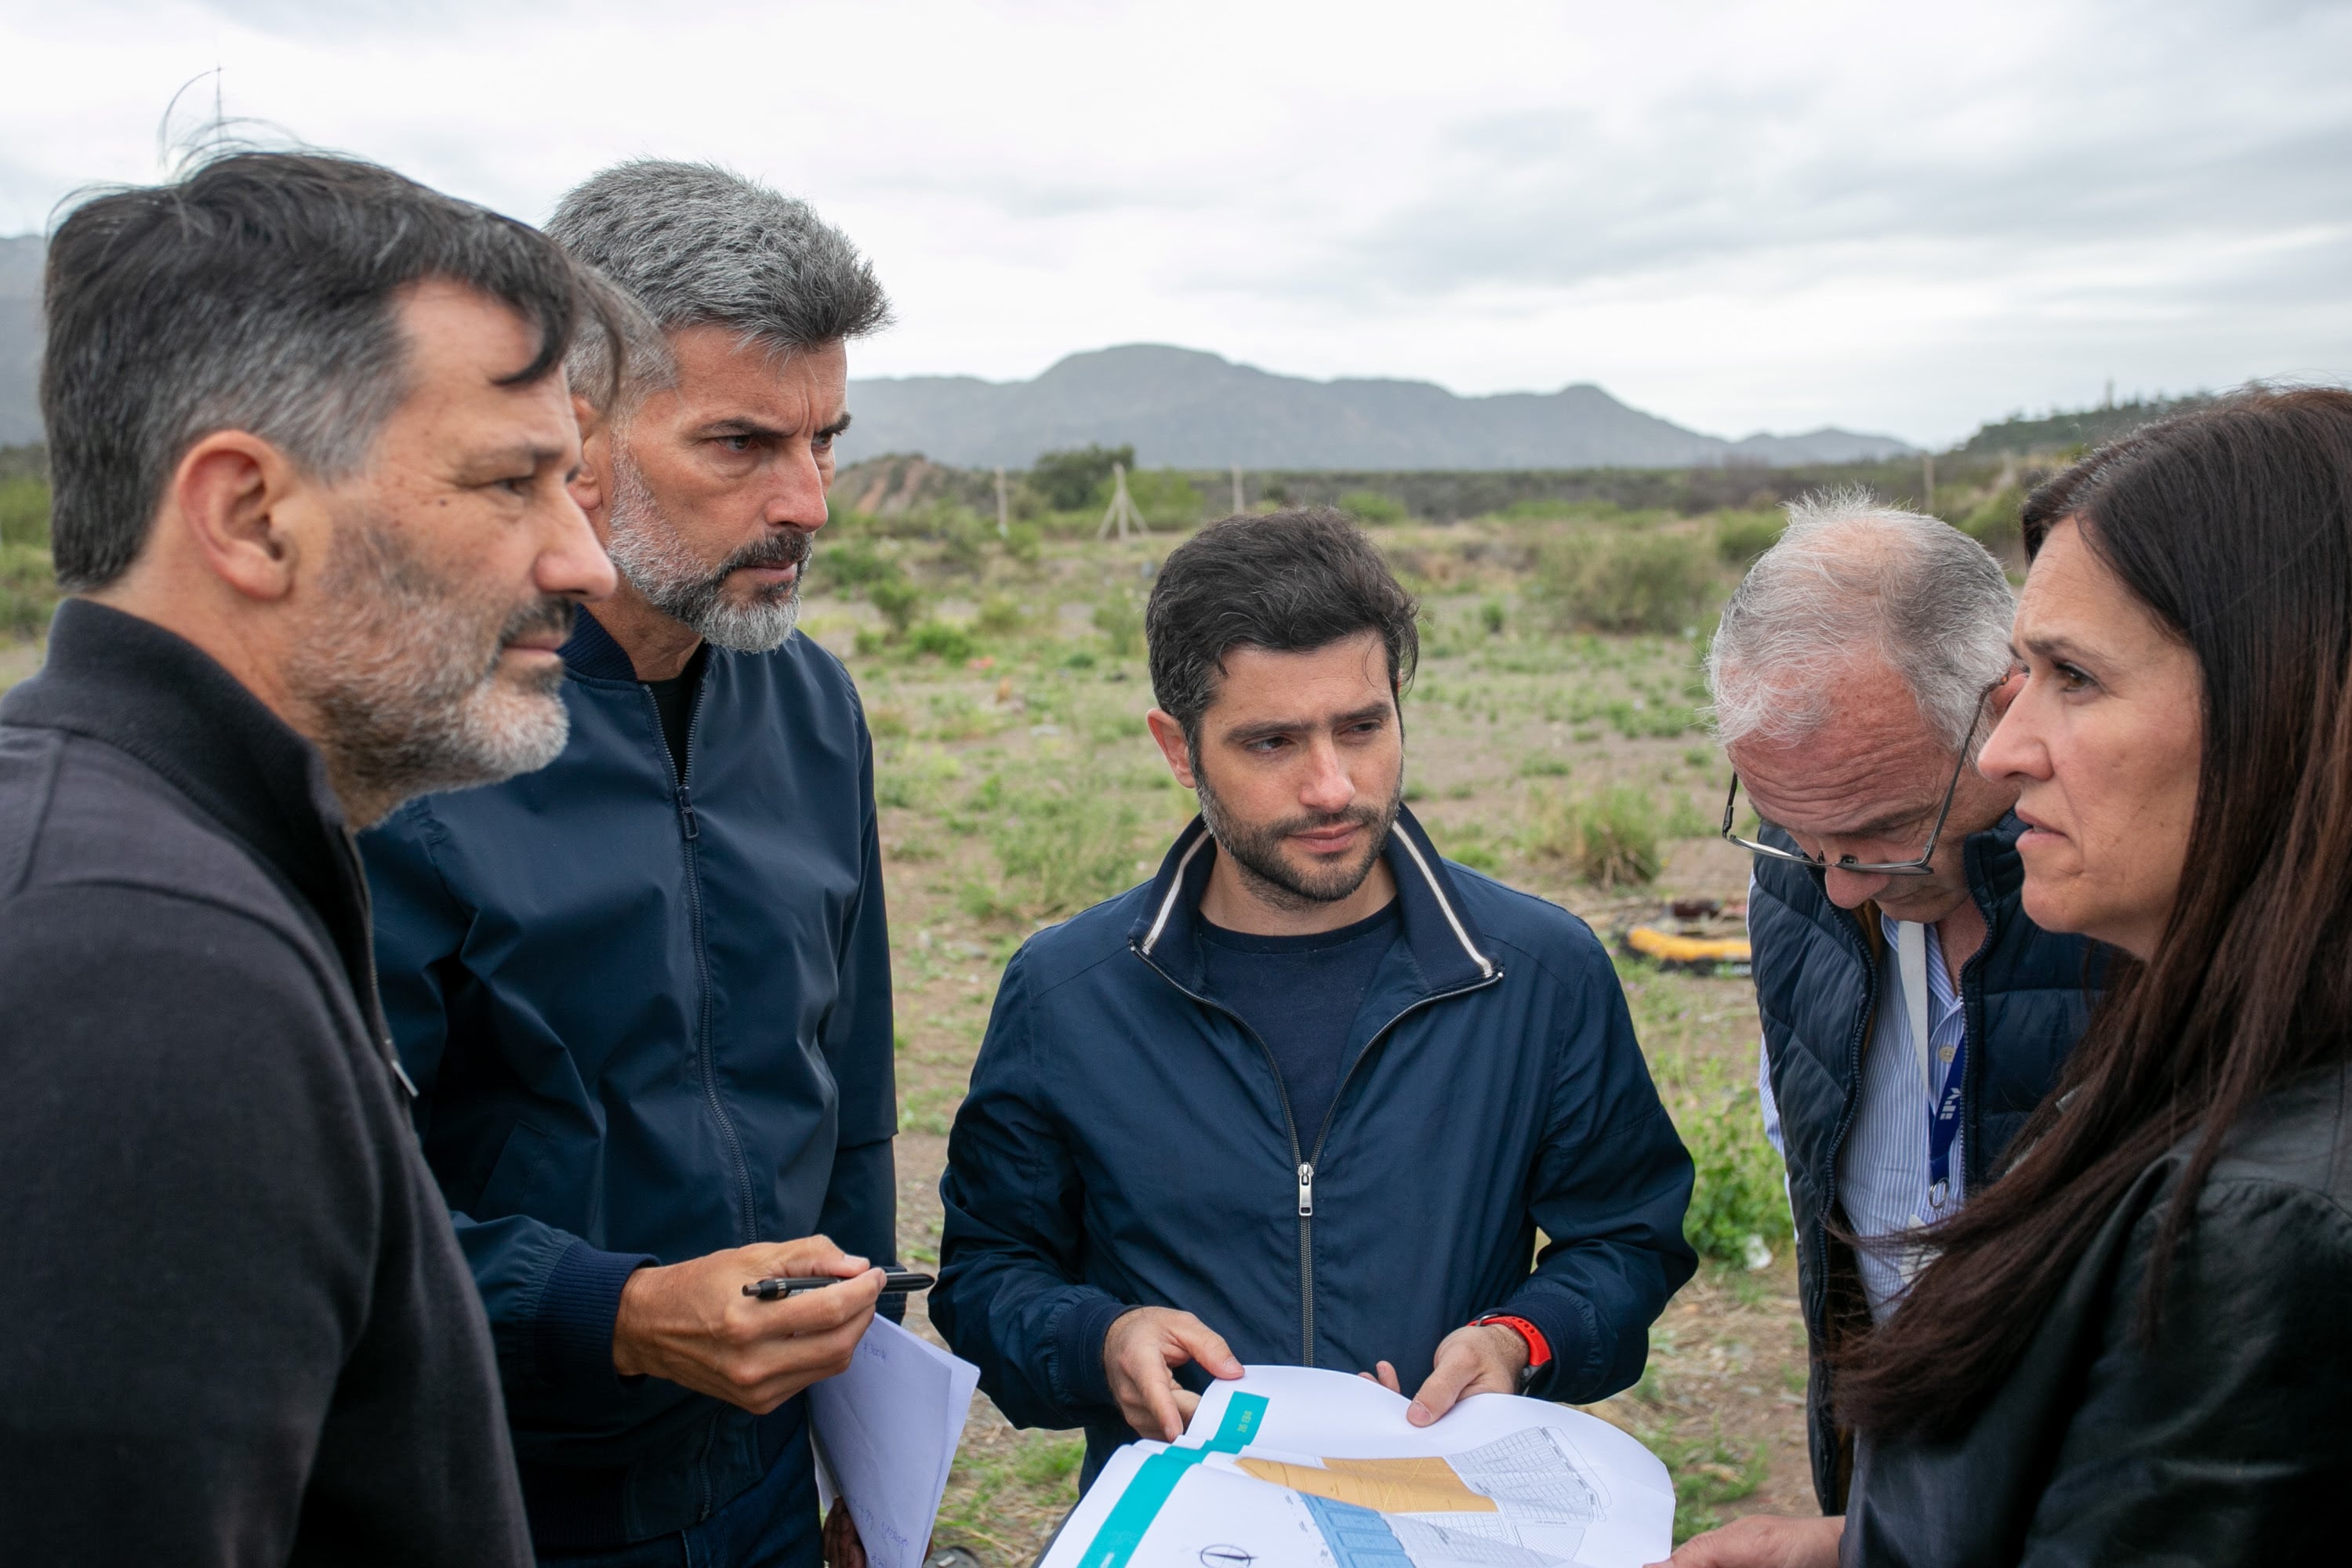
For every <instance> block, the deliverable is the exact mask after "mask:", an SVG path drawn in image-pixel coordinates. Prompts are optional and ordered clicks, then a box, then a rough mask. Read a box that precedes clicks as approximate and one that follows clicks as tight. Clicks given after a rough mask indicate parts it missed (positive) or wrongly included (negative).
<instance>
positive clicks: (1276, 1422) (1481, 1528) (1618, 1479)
mask: <svg viewBox="0 0 2352 1568" xmlns="http://www.w3.org/2000/svg"><path fill="white" fill-rule="evenodd" d="M1405 1405H1406V1402H1405V1400H1404V1399H1402V1398H1401V1397H1400V1396H1398V1395H1396V1394H1391V1393H1389V1392H1388V1391H1387V1390H1385V1389H1382V1388H1381V1387H1380V1386H1379V1385H1377V1384H1371V1383H1368V1382H1366V1381H1364V1380H1362V1379H1360V1378H1355V1377H1350V1376H1348V1375H1346V1374H1345V1373H1332V1372H1317V1371H1309V1370H1307V1369H1303V1368H1297V1367H1251V1368H1249V1369H1247V1373H1246V1375H1245V1376H1244V1377H1243V1378H1242V1379H1241V1380H1239V1381H1238V1382H1234V1383H1221V1384H1217V1385H1215V1387H1214V1388H1213V1389H1212V1390H1211V1392H1210V1393H1209V1394H1207V1395H1206V1396H1205V1397H1203V1399H1202V1402H1201V1406H1200V1408H1199V1410H1198V1411H1197V1412H1196V1413H1195V1414H1194V1415H1193V1418H1192V1426H1191V1427H1190V1429H1188V1430H1187V1432H1186V1433H1185V1435H1184V1438H1183V1440H1182V1441H1181V1443H1178V1444H1174V1445H1170V1444H1164V1443H1133V1444H1129V1446H1128V1447H1125V1448H1122V1449H1120V1450H1119V1452H1118V1454H1116V1455H1114V1456H1113V1457H1112V1458H1111V1460H1110V1462H1109V1464H1108V1465H1107V1466H1106V1467H1105V1468H1104V1469H1103V1473H1102V1475H1101V1476H1100V1477H1098V1478H1097V1480H1096V1482H1095V1485H1094V1488H1093V1489H1092V1490H1090V1491H1089V1492H1088V1493H1087V1496H1086V1498H1085V1499H1084V1500H1082V1501H1081V1502H1080V1503H1079V1505H1078V1508H1077V1510H1076V1512H1074V1513H1073V1514H1072V1515H1071V1517H1070V1519H1069V1521H1068V1522H1067V1523H1066V1524H1065V1525H1064V1526H1063V1529H1062V1532H1061V1535H1060V1536H1059V1538H1058V1539H1057V1540H1056V1541H1055V1543H1054V1546H1053V1549H1052V1550H1051V1551H1050V1552H1048V1553H1047V1554H1046V1556H1045V1563H1044V1565H1043V1568H1202V1564H1204V1563H1205V1564H1209V1565H1210V1568H1221V1565H1223V1564H1236V1565H1239V1564H1247V1565H1248V1568H1621V1565H1622V1568H1635V1565H1638V1564H1641V1563H1651V1562H1654V1561H1657V1560H1658V1559H1660V1558H1663V1557H1664V1556H1665V1555H1666V1552H1667V1550H1668V1547H1669V1544H1670V1542H1671V1538H1672V1534H1673V1525H1674V1491H1673V1488H1672V1485H1671V1483H1670V1481H1669V1480H1668V1479H1667V1476H1666V1472H1665V1467H1664V1465H1662V1464H1660V1463H1659V1462H1658V1460H1657V1458H1655V1456H1654V1455H1652V1454H1651V1453H1649V1451H1648V1450H1646V1449H1644V1448H1643V1447H1642V1446H1641V1445H1640V1444H1639V1443H1637V1442H1635V1441H1634V1440H1633V1438H1631V1437H1629V1436H1626V1435H1625V1434H1624V1433H1622V1432H1620V1431H1618V1430H1617V1429H1616V1428H1615V1427H1613V1426H1609V1425H1608V1424H1607V1423H1605V1422H1602V1421H1598V1420H1595V1419H1594V1418H1592V1417H1591V1416H1589V1415H1581V1414H1580V1413H1578V1412H1576V1411H1572V1410H1569V1409H1567V1408H1565V1407H1564V1406H1561V1405H1549V1404H1546V1403H1544V1402H1542V1401H1540V1400H1533V1399H1519V1398H1515V1397H1512V1396H1510V1395H1507V1394H1480V1395H1477V1396H1475V1397H1474V1398H1471V1399H1466V1400H1465V1401H1463V1402H1462V1403H1461V1404H1460V1405H1457V1406H1455V1407H1454V1410H1452V1411H1451V1412H1449V1413H1448V1414H1447V1415H1445V1417H1444V1419H1443V1420H1441V1421H1439V1422H1438V1423H1437V1424H1436V1425H1434V1426H1428V1427H1415V1426H1411V1425H1410V1424H1409V1423H1407V1422H1406V1421H1405V1419H1404V1410H1405Z"/></svg>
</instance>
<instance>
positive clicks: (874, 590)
mask: <svg viewBox="0 0 2352 1568" xmlns="http://www.w3.org/2000/svg"><path fill="white" fill-rule="evenodd" d="M866 597H867V598H868V599H870V600H872V601H873V602H874V608H875V609H876V610H877V611H878V612H879V613H880V615H881V616H882V618H883V619H884V620H885V621H887V622H888V623H889V626H890V635H891V636H893V637H905V636H906V635H907V628H908V626H913V625H914V624H915V617H916V616H919V615H921V614H922V613H923V591H922V590H921V589H920V588H918V587H916V586H915V585H914V584H912V583H909V582H908V581H907V580H906V579H905V578H904V577H885V578H883V579H881V580H880V581H879V582H876V583H870V584H866Z"/></svg>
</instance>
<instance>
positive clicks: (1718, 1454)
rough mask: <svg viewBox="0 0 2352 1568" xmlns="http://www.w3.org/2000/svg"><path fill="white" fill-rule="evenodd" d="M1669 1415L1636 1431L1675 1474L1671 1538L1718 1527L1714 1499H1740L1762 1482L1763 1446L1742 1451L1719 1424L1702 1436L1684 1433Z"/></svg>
mask: <svg viewBox="0 0 2352 1568" xmlns="http://www.w3.org/2000/svg"><path fill="white" fill-rule="evenodd" d="M1675 1426H1676V1424H1675V1423H1674V1422H1672V1421H1667V1422H1662V1423H1661V1424H1660V1425H1659V1426H1657V1427H1656V1428H1655V1429H1654V1430H1652V1431H1649V1432H1645V1433H1643V1434H1640V1436H1641V1438H1642V1441H1643V1443H1644V1444H1645V1445H1646V1446H1647V1447H1649V1450H1650V1452H1652V1453H1654V1454H1655V1455H1657V1456H1658V1458H1660V1459H1662V1460H1664V1461H1665V1466H1666V1471H1667V1473H1668V1474H1669V1475H1671V1476H1673V1477H1674V1479H1675V1545H1677V1546H1680V1545H1681V1544H1682V1543H1683V1542H1685V1541H1688V1540H1689V1539H1690V1538H1691V1537H1692V1536H1694V1535H1698V1534H1701V1533H1703V1532H1705V1531H1710V1530H1717V1529H1720V1528H1721V1527H1722V1525H1723V1516H1722V1515H1720V1514H1718V1513H1717V1512H1716V1511H1715V1505H1716V1504H1717V1503H1727V1502H1738V1500H1740V1499H1741V1498H1744V1497H1751V1496H1753V1495H1755V1491H1756V1489H1757V1488H1759V1487H1760V1486H1762V1485H1763V1484H1764V1472H1765V1458H1764V1453H1765V1450H1764V1446H1763V1445H1762V1444H1760V1443H1759V1444H1758V1445H1757V1446H1756V1447H1754V1448H1752V1449H1748V1450H1746V1451H1744V1452H1743V1451H1742V1450H1741V1449H1739V1448H1738V1447H1734V1446H1733V1444H1732V1443H1731V1442H1730V1440H1729V1439H1727V1437H1725V1436H1724V1435H1723V1428H1722V1427H1720V1426H1717V1427H1715V1428H1714V1429H1712V1430H1711V1431H1710V1432H1708V1434H1707V1435H1706V1436H1703V1437H1685V1436H1682V1435H1681V1434H1680V1433H1679V1432H1677V1431H1676V1430H1675Z"/></svg>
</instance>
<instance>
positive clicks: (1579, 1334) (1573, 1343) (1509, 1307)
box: [1485, 1290, 1592, 1399]
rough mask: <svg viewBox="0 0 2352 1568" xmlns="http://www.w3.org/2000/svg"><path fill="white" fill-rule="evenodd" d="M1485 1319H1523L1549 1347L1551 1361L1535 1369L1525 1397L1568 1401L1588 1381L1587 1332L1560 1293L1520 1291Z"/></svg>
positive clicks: (1571, 1304)
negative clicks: (1577, 1388)
mask: <svg viewBox="0 0 2352 1568" xmlns="http://www.w3.org/2000/svg"><path fill="white" fill-rule="evenodd" d="M1485 1315H1486V1316H1487V1317H1490V1318H1525V1319H1526V1320H1527V1321H1528V1322H1530V1323H1533V1324H1534V1325H1535V1327H1536V1332H1538V1333H1539V1334H1541V1335H1543V1337H1544V1343H1545V1344H1547V1345H1549V1346H1550V1347H1551V1360H1550V1361H1549V1362H1547V1363H1544V1365H1543V1366H1541V1367H1539V1368H1538V1369H1537V1372H1536V1375H1535V1377H1534V1378H1533V1379H1532V1380H1531V1381H1530V1382H1529V1383H1528V1388H1527V1392H1528V1393H1529V1394H1534V1395H1535V1396H1536V1397H1538V1398H1539V1399H1543V1398H1555V1399H1557V1398H1569V1397H1572V1396H1573V1394H1574V1392H1575V1389H1576V1386H1577V1384H1580V1383H1582V1382H1585V1381H1587V1379H1588V1378H1589V1375H1590V1374H1589V1373H1588V1371H1587V1368H1586V1363H1588V1362H1590V1361H1591V1355H1592V1340H1591V1335H1590V1334H1589V1333H1588V1332H1587V1331H1586V1329H1585V1323H1584V1317H1583V1314H1582V1313H1580V1311H1578V1310H1577V1307H1576V1304H1575V1303H1574V1302H1572V1301H1570V1300H1567V1299H1566V1298H1565V1296H1564V1295H1563V1294H1562V1293H1561V1292H1559V1291H1556V1290H1522V1291H1520V1292H1519V1293H1518V1294H1517V1295H1516V1296H1514V1297H1512V1298H1511V1299H1510V1300H1508V1301H1506V1302H1504V1303H1503V1305H1501V1306H1499V1307H1497V1308H1496V1309H1495V1310H1493V1311H1491V1312H1488V1313H1486V1314H1485ZM1560 1390H1566V1391H1567V1392H1566V1393H1561V1392H1559V1391H1560Z"/></svg>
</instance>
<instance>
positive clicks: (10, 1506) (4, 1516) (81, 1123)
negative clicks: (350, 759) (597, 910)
mask: <svg viewBox="0 0 2352 1568" xmlns="http://www.w3.org/2000/svg"><path fill="white" fill-rule="evenodd" d="M369 962H370V960H369V935H368V912H367V901H366V892H365V884H364V883H363V882H362V880H361V879H360V876H359V871H358V865H357V860H356V858H355V856H354V853H353V851H352V844H351V838H350V836H349V834H348V833H347V832H346V831H345V829H344V827H343V823H342V816H341V810H340V808H339V807H338V805H336V803H335V800H334V797H333V796H332V795H331V794H330V793H329V791H328V790H327V787H326V782H325V774H324V772H323V769H322V767H321V765H320V759H319V756H318V753H317V752H316V751H315V750H313V749H312V748H311V747H310V745H309V744H308V743H307V742H304V741H303V740H302V739H301V738H300V737H299V736H298V735H296V734H295V733H294V732H293V731H291V730H289V729H288V728H287V727H286V726H285V725H284V724H283V723H281V722H279V721H278V719H277V718H276V717H274V716H273V715H272V714H271V713H270V712H269V711H268V710H267V709H265V708H264V707H263V706H262V705H261V704H260V703H259V702H258V701H257V700H255V699H254V698H253V697H252V696H251V694H249V693H248V692H247V690H246V689H244V688H243V687H242V686H240V685H239V684H238V683H237V682H236V680H235V679H232V678H231V677H230V676H229V675H228V673H227V672H226V670H224V669H223V668H221V667H220V666H219V665H217V664H215V662H214V661H213V660H211V659H210V658H206V657H205V655H204V654H203V653H201V652H200V651H198V650H197V649H196V648H195V647H193V646H191V645H190V644H188V643H186V642H184V641H183V640H182V639H180V638H178V637H173V636H172V635H171V634H170V633H168V632H165V631H163V630H162V629H161V628H159V627H157V626H152V624H150V623H148V622H145V621H142V620H139V619H136V618H134V617H132V616H126V615H122V614H120V613H118V612H116V611H112V610H109V609H105V608H102V607H100V606H98V605H91V604H88V603H86V602H81V601H68V603H67V604H66V605H64V606H63V607H62V608H61V609H60V610H59V611H58V617H57V621H56V624H55V626H54V627H53V629H52V632H51V635H50V641H49V652H48V662H47V667H46V668H44V669H43V670H42V672H41V673H40V674H39V675H38V676H37V677H36V678H34V679H32V680H30V681H28V682H26V684H25V685H23V686H20V687H18V688H17V689H16V690H15V691H13V692H11V693H9V695H8V697H7V699H6V700H5V702H0V1556H5V1558H7V1559H8V1560H10V1561H13V1562H23V1563H130V1562H152V1563H173V1564H208V1563H440V1564H447V1563H463V1564H471V1563H480V1564H493V1563H495V1564H507V1563H528V1562H529V1561H530V1545H529V1542H528V1539H527V1537H526V1535H525V1532H524V1529H523V1522H522V1509H521V1504H520V1498H519V1496H518V1492H517V1489H516V1484H515V1480H514V1467H513V1459H512V1457H511V1454H510V1453H509V1447H508V1440H507V1434H506V1424H505V1420H504V1415H503V1412H502V1410H501V1408H500V1405H499V1385H498V1381H497V1377H496V1374H495V1373H494V1371H493V1368H492V1361H491V1353H490V1344H489V1338H488V1330H487V1327H486V1325H485V1322H484V1320H483V1315H482V1310H481V1307H480V1304H479V1301H478V1299H477V1297H476V1295H475V1292H474V1288H473V1281H472V1279H470V1277H469V1276H468V1275H467V1271H466V1268H465V1265H464V1263H463V1261H462V1260H461V1259H460V1258H459V1257H458V1253H457V1245H456V1242H455V1241H454V1240H453V1238H452V1237H451V1236H450V1233H449V1224H448V1218H447V1215H446V1210H445V1208H444V1205H443V1204H442V1202H441V1197H440V1194H439V1192H438V1191H437V1189H436V1187H435V1186H434V1184H433V1182H432V1179H431V1177H430V1176H429V1175H428V1174H427V1173H426V1171H425V1164H424V1162H423V1160H422V1159H421V1158H420V1156H419V1154H418V1151H417V1148H416V1143H415V1138H414V1136H413V1135H412V1133H411V1131H410V1128H409V1125H408V1120H407V1113H406V1107H405V1100H406V1091H405V1090H404V1088H403V1086H402V1084H401V1081H400V1079H399V1078H398V1076H397V1069H396V1068H395V1067H394V1065H393V1061H394V1058H392V1057H391V1055H390V1050H389V1047H388V1045H387V1044H386V1042H385V1037H384V1030H383V1025H382V1023H381V1021H380V1020H381V1015H380V1012H379V1010H378V1008H377V1005H376V1002H375V994H374V984H373V978H372V976H371V975H370V973H369V970H368V967H367V966H368V963H369Z"/></svg>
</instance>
